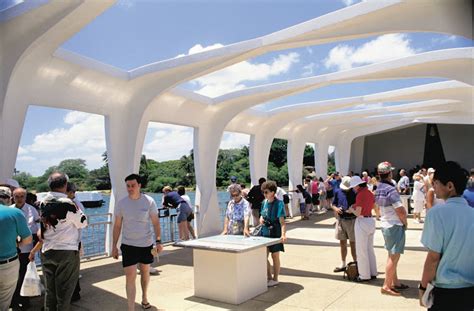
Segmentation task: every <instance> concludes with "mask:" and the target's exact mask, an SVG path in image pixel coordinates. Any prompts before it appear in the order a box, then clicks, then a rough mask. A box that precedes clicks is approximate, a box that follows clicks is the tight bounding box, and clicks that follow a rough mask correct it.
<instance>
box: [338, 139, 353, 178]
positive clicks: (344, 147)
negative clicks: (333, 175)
mask: <svg viewBox="0 0 474 311" xmlns="http://www.w3.org/2000/svg"><path fill="white" fill-rule="evenodd" d="M352 140H353V138H352V137H340V138H339V139H338V141H337V144H336V149H335V162H336V171H338V172H339V173H340V174H341V175H343V176H345V175H347V174H348V173H349V162H350V160H351V143H352Z"/></svg>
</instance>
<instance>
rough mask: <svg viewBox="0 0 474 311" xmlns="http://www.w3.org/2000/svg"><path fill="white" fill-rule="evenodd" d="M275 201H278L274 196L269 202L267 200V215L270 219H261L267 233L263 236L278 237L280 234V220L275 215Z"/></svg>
mask: <svg viewBox="0 0 474 311" xmlns="http://www.w3.org/2000/svg"><path fill="white" fill-rule="evenodd" d="M275 203H278V199H276V198H275V200H273V202H272V203H271V204H270V203H268V202H267V204H269V208H268V215H269V216H270V219H268V218H264V219H263V221H264V223H263V225H264V226H266V227H267V228H268V235H264V237H267V238H279V237H280V236H281V227H280V221H279V219H278V217H277V212H278V211H277V209H275V208H274V205H275Z"/></svg>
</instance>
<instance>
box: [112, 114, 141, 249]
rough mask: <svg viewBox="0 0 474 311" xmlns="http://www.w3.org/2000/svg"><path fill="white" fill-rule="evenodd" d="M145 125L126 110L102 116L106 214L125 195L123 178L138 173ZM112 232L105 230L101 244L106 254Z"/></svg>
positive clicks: (113, 208)
mask: <svg viewBox="0 0 474 311" xmlns="http://www.w3.org/2000/svg"><path fill="white" fill-rule="evenodd" d="M138 115H139V114H138ZM147 125H148V121H147V120H142V119H141V118H140V117H138V116H137V114H135V115H134V114H133V112H131V111H129V110H128V109H121V110H116V111H114V112H113V114H111V115H108V116H106V117H105V142H106V147H107V160H108V166H109V175H110V182H111V185H112V193H111V195H110V203H109V213H112V214H113V213H114V210H115V203H116V202H117V201H118V200H120V199H121V198H123V197H125V196H126V195H127V191H126V187H125V181H124V180H125V177H127V176H128V175H130V174H132V173H136V174H138V173H139V168H140V156H141V152H142V150H143V142H144V139H145V134H146V129H147ZM112 233H113V232H112V227H111V226H109V227H107V234H106V241H105V243H106V244H105V245H106V250H107V251H108V253H109V254H110V250H111V246H112Z"/></svg>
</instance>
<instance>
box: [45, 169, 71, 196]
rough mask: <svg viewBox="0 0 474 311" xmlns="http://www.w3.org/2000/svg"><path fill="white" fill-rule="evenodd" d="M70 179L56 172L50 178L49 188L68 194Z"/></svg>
mask: <svg viewBox="0 0 474 311" xmlns="http://www.w3.org/2000/svg"><path fill="white" fill-rule="evenodd" d="M67 181H68V178H67V176H66V174H64V173H60V172H54V173H52V174H51V175H49V177H48V186H49V189H51V191H55V192H62V193H66V188H67Z"/></svg>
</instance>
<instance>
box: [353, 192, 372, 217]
mask: <svg viewBox="0 0 474 311" xmlns="http://www.w3.org/2000/svg"><path fill="white" fill-rule="evenodd" d="M374 203H375V197H374V194H373V193H372V192H370V190H369V188H367V187H363V188H359V191H357V196H356V202H355V207H357V206H360V207H362V211H361V213H360V214H361V215H362V216H372V207H373V206H374Z"/></svg>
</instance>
